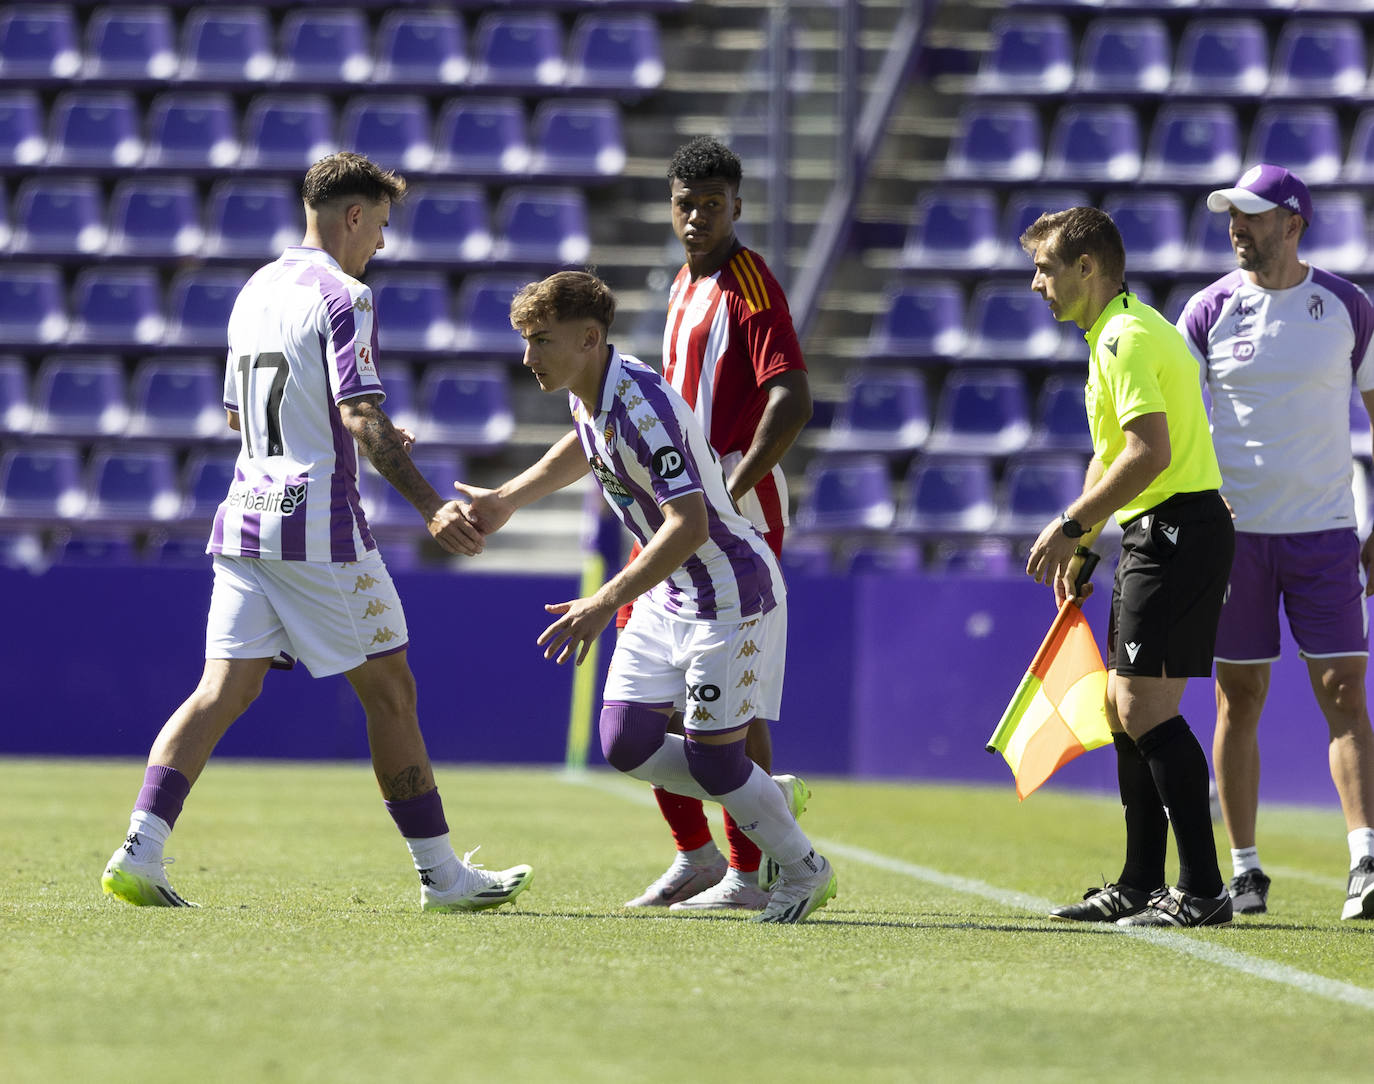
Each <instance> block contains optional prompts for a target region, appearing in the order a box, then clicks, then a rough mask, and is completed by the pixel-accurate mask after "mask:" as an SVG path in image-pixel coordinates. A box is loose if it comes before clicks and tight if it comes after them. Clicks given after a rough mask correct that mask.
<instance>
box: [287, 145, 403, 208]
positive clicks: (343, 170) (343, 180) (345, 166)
mask: <svg viewBox="0 0 1374 1084" xmlns="http://www.w3.org/2000/svg"><path fill="white" fill-rule="evenodd" d="M405 194H406V181H405V178H404V177H402V176H401V175H400V174H398V173H397V172H396V171H395V170H390V169H382V167H381V166H379V165H377V163H376V162H373V161H372V160H371V159H369V158H368V157H367V156H365V155H362V154H357V153H355V152H353V151H339V152H338V153H337V154H331V155H328V156H327V157H325V158H321V159H320V160H319V161H318V162H316V163H315V164H314V165H313V166H311V167H310V170H309V171H308V172H307V173H306V175H305V180H304V181H303V182H302V183H301V199H303V200H305V205H306V206H307V207H312V208H319V207H322V206H324V205H325V204H326V203H330V202H332V201H334V200H337V199H344V198H347V197H355V198H358V199H365V200H369V201H371V202H372V203H380V202H381V201H382V200H390V201H391V202H392V203H396V202H398V201H399V200H401V199H403V198H404V197H405Z"/></svg>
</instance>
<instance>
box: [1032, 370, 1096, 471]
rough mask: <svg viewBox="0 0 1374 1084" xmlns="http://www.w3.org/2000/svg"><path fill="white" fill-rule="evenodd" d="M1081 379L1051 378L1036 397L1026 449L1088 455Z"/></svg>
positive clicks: (1090, 443) (1089, 443) (1089, 442)
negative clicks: (1033, 418) (1032, 423)
mask: <svg viewBox="0 0 1374 1084" xmlns="http://www.w3.org/2000/svg"><path fill="white" fill-rule="evenodd" d="M1083 395H1084V380H1083V377H1081V376H1062V375H1051V376H1047V377H1046V378H1045V382H1044V384H1042V385H1041V386H1040V392H1039V394H1038V395H1037V396H1036V397H1035V422H1034V425H1033V426H1032V427H1031V434H1030V440H1029V441H1028V442H1027V444H1026V447H1027V448H1028V449H1032V450H1035V451H1063V452H1091V451H1092V447H1093V441H1092V434H1091V433H1090V432H1089V431H1088V410H1087V406H1086V404H1085V402H1084V398H1083Z"/></svg>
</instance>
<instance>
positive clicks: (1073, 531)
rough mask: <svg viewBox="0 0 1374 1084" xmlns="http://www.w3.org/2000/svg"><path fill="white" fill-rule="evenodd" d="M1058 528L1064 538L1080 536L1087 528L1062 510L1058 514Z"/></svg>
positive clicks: (1086, 531)
mask: <svg viewBox="0 0 1374 1084" xmlns="http://www.w3.org/2000/svg"><path fill="white" fill-rule="evenodd" d="M1059 529H1060V530H1061V531H1063V532H1064V536H1065V537H1066V538H1082V537H1083V536H1084V535H1085V534H1087V533H1088V529H1087V528H1086V527H1084V526H1083V524H1081V523H1079V522H1078V520H1076V519H1074V518H1073V516H1071V515H1069V513H1068V512H1064V513H1062V514H1061V515H1060V517H1059Z"/></svg>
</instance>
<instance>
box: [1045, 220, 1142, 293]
mask: <svg viewBox="0 0 1374 1084" xmlns="http://www.w3.org/2000/svg"><path fill="white" fill-rule="evenodd" d="M1041 245H1046V246H1048V253H1047V254H1048V255H1049V256H1051V257H1053V258H1054V259H1056V260H1058V261H1059V262H1060V263H1070V262H1072V261H1073V260H1076V259H1078V257H1079V256H1091V257H1092V258H1093V259H1094V260H1096V261H1097V265H1098V266H1099V267H1100V268H1101V269H1102V274H1103V276H1104V277H1105V278H1107V279H1109V280H1111V281H1113V282H1122V281H1124V280H1125V278H1126V245H1125V244H1124V243H1123V242H1122V240H1121V231H1120V230H1118V229H1117V228H1116V223H1115V222H1113V221H1112V217H1111V215H1109V214H1107V213H1106V212H1105V211H1100V210H1098V209H1097V208H1096V207H1070V208H1069V209H1068V210H1065V211H1047V212H1045V213H1044V214H1043V215H1041V216H1040V217H1039V218H1037V219H1036V220H1035V221H1034V222H1032V223H1031V224H1030V225H1029V226H1028V227H1027V228H1026V232H1025V233H1023V234H1022V235H1021V247H1022V248H1023V249H1025V250H1026V252H1027V253H1029V254H1030V255H1032V256H1034V255H1035V250H1036V249H1037V248H1039V247H1040V246H1041Z"/></svg>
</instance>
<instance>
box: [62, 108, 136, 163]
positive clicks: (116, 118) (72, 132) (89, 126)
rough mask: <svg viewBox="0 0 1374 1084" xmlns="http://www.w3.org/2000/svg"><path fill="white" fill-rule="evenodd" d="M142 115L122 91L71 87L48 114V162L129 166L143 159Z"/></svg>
mask: <svg viewBox="0 0 1374 1084" xmlns="http://www.w3.org/2000/svg"><path fill="white" fill-rule="evenodd" d="M141 127H142V115H141V114H140V113H139V109H138V103H137V102H136V101H135V100H134V96H133V95H132V94H130V93H129V92H128V91H124V90H70V91H67V92H65V93H63V94H60V95H58V98H57V100H56V101H55V102H54V103H53V106H52V111H51V112H50V113H49V115H48V162H49V164H50V165H62V166H97V167H101V168H108V167H110V166H112V165H113V166H118V167H120V168H129V167H132V166H135V165H137V164H138V163H139V162H140V161H142V159H143V140H142V138H141V137H140V136H139V131H140V128H141Z"/></svg>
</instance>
